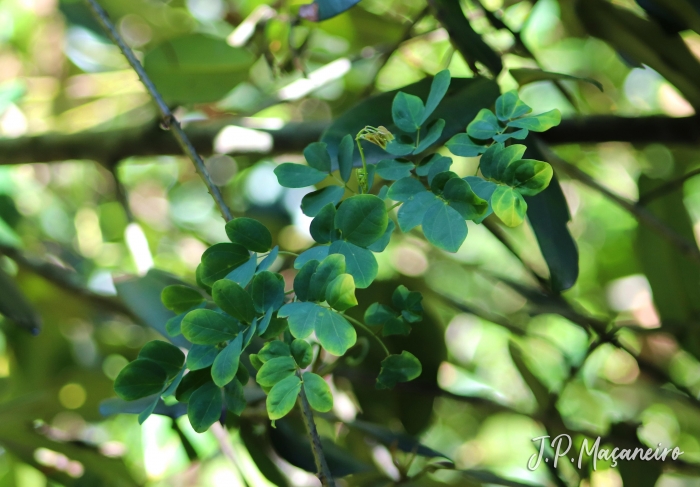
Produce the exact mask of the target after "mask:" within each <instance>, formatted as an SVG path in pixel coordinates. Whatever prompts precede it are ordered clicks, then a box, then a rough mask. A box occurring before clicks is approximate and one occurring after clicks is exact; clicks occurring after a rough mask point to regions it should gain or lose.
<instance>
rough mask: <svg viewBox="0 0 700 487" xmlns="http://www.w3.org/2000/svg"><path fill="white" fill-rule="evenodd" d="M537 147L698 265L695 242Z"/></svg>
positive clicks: (565, 170) (552, 161) (698, 254)
mask: <svg viewBox="0 0 700 487" xmlns="http://www.w3.org/2000/svg"><path fill="white" fill-rule="evenodd" d="M538 145H539V148H540V150H541V151H542V152H543V153H544V154H545V155H546V158H547V160H548V161H549V162H550V163H551V164H552V165H553V166H555V167H557V168H559V169H561V170H562V171H564V172H565V173H566V174H568V175H569V176H570V177H571V178H572V179H575V180H577V181H580V182H581V183H583V184H585V185H586V186H588V187H589V188H593V189H595V190H596V191H598V192H599V193H601V194H603V195H604V196H605V197H607V198H608V199H610V200H611V201H613V202H614V203H616V204H617V205H618V206H620V207H622V208H623V209H624V210H627V211H628V212H629V213H630V214H631V215H632V216H634V218H636V219H637V221H638V222H639V223H641V224H643V225H646V226H647V227H649V228H650V229H651V230H653V231H654V232H656V233H657V234H658V235H659V236H660V237H661V238H663V239H665V240H667V241H668V242H669V243H670V244H671V245H673V246H675V247H676V248H677V249H678V250H679V251H680V252H681V253H682V254H683V255H685V256H686V257H688V258H689V259H690V260H692V261H693V262H695V263H696V264H700V250H698V246H697V245H696V244H695V242H691V241H689V240H687V239H686V238H684V237H683V236H682V235H679V234H678V233H677V232H676V231H674V230H673V229H672V228H671V227H669V226H667V225H666V224H665V223H664V222H662V221H661V220H659V219H658V218H656V217H655V216H654V215H653V214H652V213H650V212H649V210H647V209H646V208H644V207H643V206H641V205H639V204H638V203H635V202H632V201H630V200H628V199H626V198H623V197H622V196H620V195H618V194H616V193H613V192H612V191H610V190H609V189H608V188H606V187H605V186H603V185H602V184H600V183H598V182H597V181H596V180H595V179H593V178H592V177H591V176H589V175H588V174H586V173H585V172H583V171H582V170H581V169H579V168H578V167H576V166H574V165H573V164H571V163H569V162H567V161H565V160H563V159H562V158H560V157H558V156H557V155H556V154H554V153H553V152H552V151H551V150H550V149H549V148H547V147H546V146H545V145H544V144H541V143H539V144H538Z"/></svg>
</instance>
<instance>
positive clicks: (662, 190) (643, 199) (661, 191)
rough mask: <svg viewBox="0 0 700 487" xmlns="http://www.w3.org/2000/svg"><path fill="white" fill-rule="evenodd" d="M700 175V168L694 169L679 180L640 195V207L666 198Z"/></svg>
mask: <svg viewBox="0 0 700 487" xmlns="http://www.w3.org/2000/svg"><path fill="white" fill-rule="evenodd" d="M698 174H700V168H698V169H694V170H692V171H690V172H689V173H687V174H684V175H683V176H681V177H680V178H678V179H674V180H672V181H669V182H667V183H665V184H662V185H661V186H658V187H657V188H655V189H653V190H651V191H649V192H648V193H645V194H643V195H640V196H639V202H638V203H639V204H640V205H647V204H649V203H651V202H652V201H653V200H655V199H657V198H661V197H662V196H666V195H667V194H669V193H673V192H674V191H675V190H677V189H680V188H682V187H683V184H685V182H686V181H687V180H688V179H690V178H693V177H695V176H697V175H698Z"/></svg>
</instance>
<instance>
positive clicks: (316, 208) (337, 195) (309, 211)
mask: <svg viewBox="0 0 700 487" xmlns="http://www.w3.org/2000/svg"><path fill="white" fill-rule="evenodd" d="M344 194H345V188H343V187H342V186H335V185H331V186H326V187H325V188H321V189H319V190H316V191H312V192H310V193H307V194H306V195H305V196H304V197H303V198H302V199H301V210H302V211H303V212H304V214H305V215H306V216H316V215H318V214H319V213H320V212H321V210H322V209H323V208H324V207H325V206H326V205H329V204H332V205H333V206H335V205H337V204H338V202H339V201H340V200H341V199H343V195H344Z"/></svg>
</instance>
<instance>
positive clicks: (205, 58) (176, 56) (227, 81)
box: [143, 34, 255, 105]
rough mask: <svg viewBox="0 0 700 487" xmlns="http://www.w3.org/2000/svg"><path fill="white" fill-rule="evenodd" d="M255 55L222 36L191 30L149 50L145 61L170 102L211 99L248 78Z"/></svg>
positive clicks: (222, 95) (204, 101) (159, 87)
mask: <svg viewBox="0 0 700 487" xmlns="http://www.w3.org/2000/svg"><path fill="white" fill-rule="evenodd" d="M254 62H255V56H253V54H251V52H250V51H248V50H247V49H243V48H239V47H231V46H230V45H228V44H227V43H226V41H225V39H222V38H220V37H211V36H207V35H203V34H189V35H186V36H183V37H178V38H176V39H173V40H168V41H166V42H163V43H161V44H160V45H159V46H157V47H156V48H155V49H152V50H150V51H148V52H147V53H146V56H145V57H144V60H143V65H144V68H145V70H146V73H148V76H149V77H150V78H151V80H152V81H153V83H154V84H155V85H156V88H157V89H158V91H159V92H160V94H161V95H162V96H163V97H164V98H165V100H166V101H167V102H168V104H169V105H173V104H180V103H210V102H214V101H217V100H219V99H221V98H223V97H224V96H225V95H226V94H227V93H228V92H229V91H231V90H232V89H233V88H234V87H235V86H236V85H237V84H238V83H240V82H242V81H244V80H246V79H248V70H249V69H250V67H251V66H252V65H253V63H254Z"/></svg>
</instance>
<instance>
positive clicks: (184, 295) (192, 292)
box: [160, 284, 204, 313]
mask: <svg viewBox="0 0 700 487" xmlns="http://www.w3.org/2000/svg"><path fill="white" fill-rule="evenodd" d="M160 299H161V301H163V304H164V305H165V307H166V308H168V309H169V310H171V311H173V312H175V313H184V312H185V311H189V310H191V309H192V308H194V307H195V306H197V305H199V304H200V303H201V302H202V301H204V297H203V296H202V294H201V293H200V292H199V291H197V290H196V289H194V288H191V287H189V286H182V285H179V284H175V285H173V286H168V287H166V288H165V289H163V292H162V293H161V295H160Z"/></svg>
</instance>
